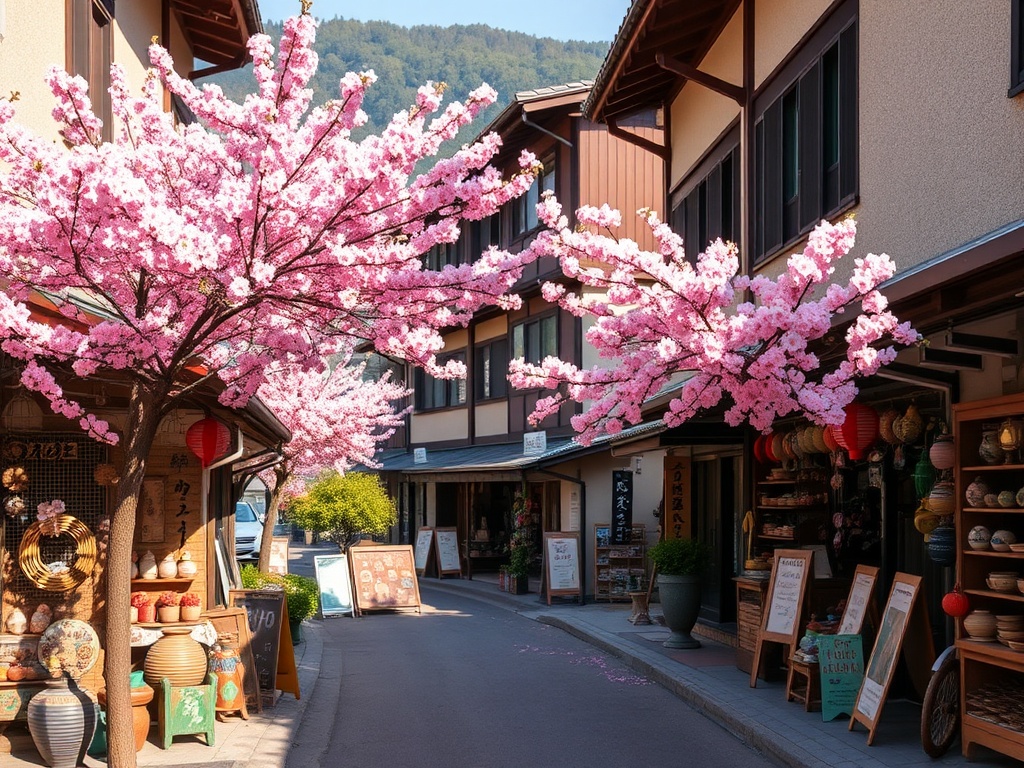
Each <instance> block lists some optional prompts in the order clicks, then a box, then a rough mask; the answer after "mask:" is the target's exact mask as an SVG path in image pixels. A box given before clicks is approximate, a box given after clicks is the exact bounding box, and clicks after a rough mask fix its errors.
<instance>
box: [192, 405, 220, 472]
mask: <svg viewBox="0 0 1024 768" xmlns="http://www.w3.org/2000/svg"><path fill="white" fill-rule="evenodd" d="M230 444H231V430H229V429H228V426H227V424H225V423H224V422H223V421H219V420H217V419H215V418H213V417H212V416H207V417H206V418H205V419H200V420H199V421H197V422H196V423H195V424H193V425H192V426H191V427H189V428H188V431H187V432H186V433H185V445H187V446H188V448H189V450H190V451H192V453H194V454H195V455H196V456H197V457H198V458H199V462H200V463H201V464H202V465H203V467H204V468H205V467H208V466H210V464H212V463H213V461H214V459H216V458H217V457H218V456H222V455H223V454H224V452H225V451H226V450H227V449H228V445H230Z"/></svg>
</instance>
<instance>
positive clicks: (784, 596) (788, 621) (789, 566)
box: [750, 549, 814, 688]
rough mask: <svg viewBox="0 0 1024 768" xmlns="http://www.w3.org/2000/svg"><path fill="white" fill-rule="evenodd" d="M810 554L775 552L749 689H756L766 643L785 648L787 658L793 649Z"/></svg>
mask: <svg viewBox="0 0 1024 768" xmlns="http://www.w3.org/2000/svg"><path fill="white" fill-rule="evenodd" d="M813 555H814V553H813V552H811V551H810V550H806V549H804V550H801V549H777V550H775V563H774V565H773V567H772V576H771V580H770V581H769V582H768V599H767V601H766V607H765V612H764V617H763V618H762V619H761V629H760V631H759V632H758V633H757V644H756V646H755V648H754V662H753V666H752V668H751V670H750V687H751V688H755V687H757V675H758V673H759V672H760V666H761V653H762V651H763V650H764V644H765V643H766V642H773V643H782V644H784V645H787V646H788V649H787V653H786V658H787V659H788V658H790V657H791V656H792V655H793V652H794V651H795V650H796V645H797V641H798V640H799V635H800V629H801V625H800V618H801V615H802V613H803V606H804V595H805V594H806V592H807V579H808V575H809V573H810V570H811V559H812V557H813Z"/></svg>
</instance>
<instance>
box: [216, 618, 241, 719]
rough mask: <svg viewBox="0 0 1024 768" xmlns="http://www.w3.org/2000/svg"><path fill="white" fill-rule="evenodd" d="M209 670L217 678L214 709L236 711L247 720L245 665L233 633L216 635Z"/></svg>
mask: <svg viewBox="0 0 1024 768" xmlns="http://www.w3.org/2000/svg"><path fill="white" fill-rule="evenodd" d="M210 672H212V673H213V675H214V677H215V678H216V680H217V701H216V704H215V707H216V710H217V711H218V712H234V711H238V712H240V713H241V716H242V719H243V720H248V719H249V713H248V710H247V708H246V704H245V685H244V680H243V674H244V672H245V667H244V666H243V665H242V660H241V658H239V655H238V643H237V641H236V639H235V635H234V633H231V632H226V633H224V634H221V635H218V636H217V644H216V645H215V646H214V647H213V650H212V651H210Z"/></svg>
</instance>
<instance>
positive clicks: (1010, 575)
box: [985, 571, 1018, 593]
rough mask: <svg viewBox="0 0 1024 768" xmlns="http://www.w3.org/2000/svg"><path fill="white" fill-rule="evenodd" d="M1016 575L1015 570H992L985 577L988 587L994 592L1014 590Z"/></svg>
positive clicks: (1015, 587)
mask: <svg viewBox="0 0 1024 768" xmlns="http://www.w3.org/2000/svg"><path fill="white" fill-rule="evenodd" d="M1017 577H1018V574H1017V573H1016V572H1015V571H992V573H990V574H989V575H988V577H987V578H986V579H985V583H986V584H988V588H989V589H991V590H993V591H995V592H1005V593H1010V592H1016V591H1017Z"/></svg>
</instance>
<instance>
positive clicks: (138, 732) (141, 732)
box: [96, 683, 153, 752]
mask: <svg viewBox="0 0 1024 768" xmlns="http://www.w3.org/2000/svg"><path fill="white" fill-rule="evenodd" d="M131 693H132V733H133V735H134V736H135V751H136V752H138V751H140V750H141V749H142V747H143V746H145V744H146V737H147V736H149V727H150V724H151V720H150V717H149V707H148V706H147V705H148V704H149V702H151V701H152V700H153V689H152V688H150V687H149V686H148V685H146V684H145V683H143V684H142V686H141V687H139V688H136V687H134V686H133V687H132V689H131ZM96 698H97V699H99V702H100V706H104V707H105V706H106V704H107V691H106V689H102V690H100V692H99V693H98V694H97V695H96Z"/></svg>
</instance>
